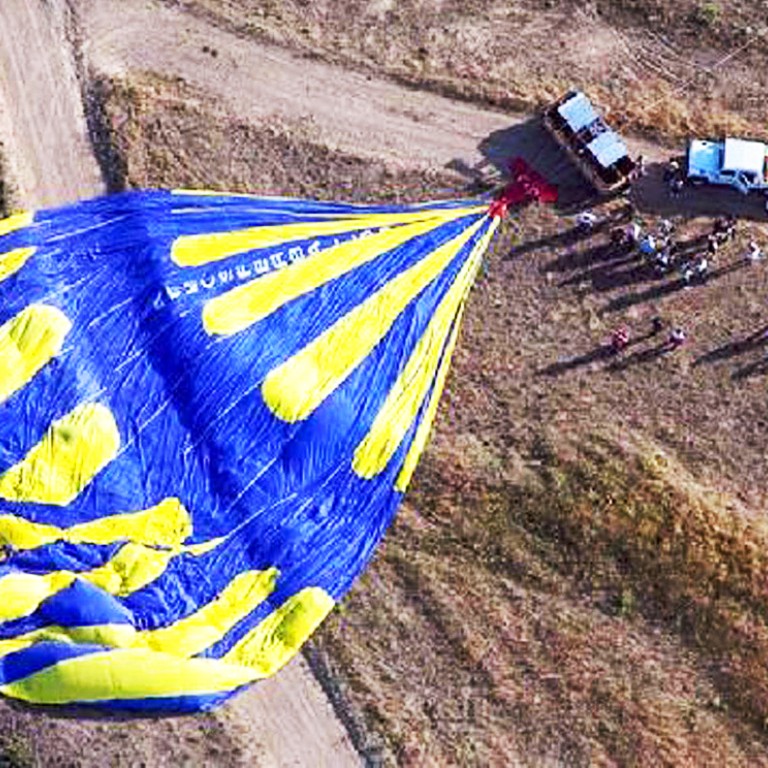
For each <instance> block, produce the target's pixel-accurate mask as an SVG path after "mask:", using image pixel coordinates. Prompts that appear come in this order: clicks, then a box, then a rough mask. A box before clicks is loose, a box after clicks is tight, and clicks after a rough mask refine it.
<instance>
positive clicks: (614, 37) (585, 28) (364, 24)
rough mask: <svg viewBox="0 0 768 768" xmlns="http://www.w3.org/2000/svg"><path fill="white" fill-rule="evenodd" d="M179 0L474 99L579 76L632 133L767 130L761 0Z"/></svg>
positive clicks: (548, 91) (766, 47) (550, 88)
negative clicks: (505, 0)
mask: <svg viewBox="0 0 768 768" xmlns="http://www.w3.org/2000/svg"><path fill="white" fill-rule="evenodd" d="M185 7H187V8H189V9H191V10H192V11H194V12H197V13H200V14H203V15H205V16H207V17H208V18H212V19H214V20H215V21H217V22H218V23H220V24H224V25H226V26H228V27H230V28H233V29H236V30H238V31H239V32H241V33H243V34H247V35H253V36H255V37H258V38H259V39H266V40H270V41H272V42H276V43H278V44H280V45H287V46H289V47H292V48H294V49H297V50H299V51H303V52H305V53H307V54H309V55H313V56H319V57H321V58H323V59H326V60H330V61H337V62H339V63H342V64H345V65H348V66H353V67H355V68H369V69H372V70H375V71H376V72H378V73H387V74H388V75H390V76H391V77H394V78H396V79H398V80H401V81H403V82H407V83H411V84H414V85H417V86H419V87H422V88H424V87H428V88H435V89H438V90H441V91H444V92H447V93H451V94H454V95H457V96H461V97H463V98H468V99H472V100H479V101H484V102H490V103H494V104H498V105H501V106H505V107H513V108H516V109H520V108H530V107H535V106H539V105H541V104H542V103H543V102H544V101H547V100H549V99H550V98H552V97H553V96H554V95H555V94H559V93H560V92H562V91H563V90H564V89H566V88H569V87H572V86H573V85H576V86H580V87H583V88H586V89H587V90H588V91H589V92H590V94H592V95H593V96H594V97H595V98H597V99H598V100H599V101H600V102H601V103H602V104H603V106H604V107H606V108H607V109H609V110H610V111H611V112H612V113H613V117H614V119H617V120H619V121H622V122H624V123H625V125H626V127H628V128H631V129H633V130H636V131H643V132H647V133H652V134H656V135H659V134H662V135H665V136H674V137H679V136H682V135H685V134H687V133H689V132H697V133H698V132H702V133H709V134H717V133H719V132H721V131H726V130H731V131H737V132H747V133H752V134H756V135H765V134H766V117H768V108H766V100H765V96H764V94H765V91H766V86H767V85H768V68H766V66H765V65H766V59H767V58H768V54H767V53H766V51H768V44H767V42H768V35H766V34H764V28H765V27H766V25H767V24H768V18H766V14H765V10H764V8H762V6H761V4H760V3H757V2H749V3H746V2H737V0H721V1H720V2H715V1H714V0H712V1H706V0H679V1H676V2H673V0H600V1H599V2H592V3H583V2H577V0H565V1H564V2H554V1H553V0H518V1H517V2H514V3H499V2H495V1H494V0H472V1H471V2H465V0H441V2H424V1H423V0H346V1H345V2H336V0H333V1H332V0H317V2H312V3H307V2H306V1H305V0H280V2H277V1H276V0H243V1H242V2H241V1H240V0H238V1H237V2H235V0H187V2H185ZM731 54H736V55H735V56H733V57H731V58H729V59H728V60H727V62H725V63H723V64H718V62H720V61H721V60H722V59H723V58H724V57H726V56H730V55H731Z"/></svg>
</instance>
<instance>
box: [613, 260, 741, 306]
mask: <svg viewBox="0 0 768 768" xmlns="http://www.w3.org/2000/svg"><path fill="white" fill-rule="evenodd" d="M745 266H747V264H746V262H744V261H734V262H732V263H731V264H726V265H724V266H722V267H719V268H718V269H713V270H712V271H711V272H710V273H709V274H708V275H707V276H706V277H705V278H704V279H703V280H697V281H696V283H694V284H691V286H690V287H694V286H700V285H704V284H706V283H711V282H713V281H714V280H719V279H720V278H721V277H724V276H725V275H727V274H730V273H731V272H736V271H737V270H739V269H743V268H744V267H745ZM687 285H688V283H686V282H685V280H683V279H682V278H677V279H676V280H673V281H671V282H668V283H664V284H663V285H659V286H655V287H653V288H649V289H647V290H645V291H639V292H637V293H629V294H625V295H624V296H617V297H616V298H615V299H612V300H611V301H609V302H608V303H607V304H606V305H605V306H604V307H603V309H602V311H603V312H620V311H621V310H624V309H629V307H634V306H636V305H637V304H643V303H644V302H646V301H656V300H658V299H661V298H663V297H664V296H669V295H671V294H673V293H676V292H677V291H679V290H681V289H683V288H685V287H686V286H687Z"/></svg>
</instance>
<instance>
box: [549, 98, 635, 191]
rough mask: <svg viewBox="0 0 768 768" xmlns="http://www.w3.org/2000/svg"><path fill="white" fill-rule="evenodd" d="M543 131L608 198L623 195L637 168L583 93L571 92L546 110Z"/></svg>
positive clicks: (614, 133) (623, 146)
mask: <svg viewBox="0 0 768 768" xmlns="http://www.w3.org/2000/svg"><path fill="white" fill-rule="evenodd" d="M542 120H543V123H544V127H545V128H546V130H547V131H548V133H549V134H550V135H551V136H552V138H553V139H554V140H555V141H556V142H557V143H558V145H559V146H560V147H561V148H562V149H563V150H564V151H565V153H566V154H567V155H568V157H569V158H570V159H571V160H572V161H573V163H574V164H575V165H576V166H577V168H578V169H579V170H580V171H581V173H582V174H583V175H584V177H585V178H586V179H587V180H588V181H589V182H590V184H592V186H594V187H595V189H596V190H597V191H598V192H599V193H601V194H605V195H610V194H615V193H617V192H621V191H622V190H623V189H625V188H626V187H627V186H629V183H630V181H631V178H632V174H633V171H634V170H635V167H636V164H635V162H634V161H633V160H632V159H631V158H630V157H629V152H628V151H627V147H626V145H625V144H624V142H623V141H622V139H621V137H620V136H619V135H618V134H617V133H616V132H615V131H614V130H613V129H611V128H610V126H609V125H608V124H607V123H606V121H605V120H604V119H603V117H602V116H601V115H600V114H599V113H598V112H597V110H596V109H595V107H594V106H593V105H592V102H590V100H589V99H588V98H587V96H586V95H585V94H584V93H582V92H581V91H569V92H568V93H566V94H565V95H564V96H563V97H562V98H560V99H558V100H557V101H556V102H555V103H554V104H551V105H550V106H549V107H547V108H546V109H545V110H544V113H543V115H542Z"/></svg>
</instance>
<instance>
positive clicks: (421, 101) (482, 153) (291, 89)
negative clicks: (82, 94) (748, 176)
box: [80, 0, 766, 220]
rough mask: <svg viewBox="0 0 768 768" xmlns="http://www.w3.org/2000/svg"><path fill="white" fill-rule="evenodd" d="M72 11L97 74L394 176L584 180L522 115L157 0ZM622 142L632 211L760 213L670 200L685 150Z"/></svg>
mask: <svg viewBox="0 0 768 768" xmlns="http://www.w3.org/2000/svg"><path fill="white" fill-rule="evenodd" d="M80 8H81V23H82V27H83V35H84V40H85V43H84V54H85V59H86V61H87V64H88V66H89V67H91V68H92V69H93V70H95V71H97V72H100V73H104V74H108V75H125V74H127V73H129V72H137V71H149V72H160V73H163V74H164V75H166V76H176V77H181V78H183V79H184V80H185V81H186V82H188V83H190V84H191V85H193V86H195V87H198V88H200V89H202V90H204V91H206V92H208V93H209V94H211V95H212V96H214V97H215V98H216V99H217V100H218V102H219V103H220V104H221V106H222V108H223V109H224V110H226V111H227V112H230V113H231V114H233V115H236V116H237V117H238V118H239V119H240V120H244V121H246V122H251V123H253V124H257V125H258V124H261V123H263V122H264V121H265V120H267V119H269V118H273V117H275V116H277V117H280V118H282V119H285V120H287V121H292V122H304V123H306V124H308V125H309V126H310V132H311V134H313V137H314V140H315V141H316V142H317V143H318V144H321V145H324V146H327V147H329V148H331V149H338V150H341V151H343V152H346V153H348V154H351V155H354V156H356V157H361V158H369V159H375V160H377V161H379V162H382V161H383V162H384V163H386V164H388V165H389V166H390V167H392V168H393V169H400V170H402V169H419V168H430V169H436V168H445V167H452V168H454V169H457V170H459V171H462V170H463V171H464V172H465V174H467V175H468V174H470V173H471V171H472V169H475V168H477V167H483V166H484V167H486V168H487V167H489V166H490V167H493V166H495V167H496V168H497V169H503V168H504V166H505V164H506V162H507V161H508V159H509V158H511V157H513V156H515V155H522V156H524V157H526V158H527V159H529V160H531V161H532V162H533V163H534V165H535V166H536V167H537V168H538V169H539V170H540V171H542V172H543V173H545V175H546V176H547V177H548V178H549V179H550V180H552V181H553V182H554V183H556V184H557V185H558V186H559V187H560V191H561V198H562V199H564V200H566V201H573V200H575V199H576V198H578V197H579V196H581V195H583V192H584V184H583V181H582V180H581V178H580V177H579V176H578V175H577V174H576V172H575V171H574V169H573V167H572V165H571V164H570V163H569V162H568V160H567V159H566V158H565V156H564V155H563V154H562V153H561V152H560V151H558V150H557V148H556V147H555V145H554V144H553V143H552V142H551V141H550V140H549V139H548V137H547V136H546V134H544V132H543V130H542V129H541V127H540V126H539V124H538V121H535V120H531V118H530V115H526V114H510V113H509V112H505V113H502V112H499V111H494V110H491V109H483V108H481V107H478V106H477V105H472V104H467V103H464V102H459V101H455V100H451V99H448V98H445V97H442V96H439V95H437V94H434V93H430V92H428V91H418V90H414V89H409V88H405V87H403V86H401V85H398V84H397V83H393V82H390V81H388V80H385V79H381V78H377V77H374V76H372V75H367V74H364V73H360V72H353V71H350V70H346V69H343V68H341V67H338V66H332V65H329V64H325V63H322V62H319V61H314V60H310V59H307V58H302V57H299V56H296V55H294V54H292V53H290V52H289V51H286V50H283V49H280V48H275V47H270V46H266V45H259V44H256V43H255V42H254V41H253V40H247V39H243V38H241V37H238V36H237V35H235V34H233V33H231V32H229V31H227V30H224V29H221V28H218V27H216V26H214V25H212V24H211V23H210V22H208V21H206V20H203V19H201V18H198V17H195V16H192V15H190V14H187V13H184V12H182V11H181V10H179V9H177V8H173V7H170V6H169V5H167V4H164V3H161V2H159V1H158V0H136V1H135V2H131V3H125V2H121V0H83V2H82V4H81V5H80ZM147 18H152V19H153V23H152V24H147ZM627 143H628V145H629V148H630V151H631V153H633V154H642V155H644V157H645V159H646V162H647V165H648V166H649V168H650V170H651V172H650V173H649V174H648V176H647V177H646V178H645V179H644V180H643V182H642V184H640V185H638V189H637V195H636V202H637V203H638V205H639V207H640V209H641V210H646V211H648V212H652V213H663V214H665V215H671V214H674V213H685V214H690V215H707V214H720V213H723V212H732V213H735V214H737V215H740V216H742V217H746V218H752V219H762V220H764V219H765V218H766V215H765V210H764V208H763V205H764V203H763V201H762V199H759V198H750V199H745V198H743V197H742V196H740V195H738V194H736V193H734V192H732V191H730V190H726V191H721V190H713V189H706V190H686V191H685V192H684V194H683V195H682V196H681V197H679V198H676V199H674V200H672V199H670V197H669V195H668V194H667V191H666V189H665V187H664V185H663V184H662V183H661V168H660V164H661V163H662V162H663V161H665V160H666V159H667V158H668V157H669V154H670V152H680V151H682V147H663V146H660V145H658V144H654V143H650V142H648V141H644V140H642V139H638V138H635V137H628V138H627Z"/></svg>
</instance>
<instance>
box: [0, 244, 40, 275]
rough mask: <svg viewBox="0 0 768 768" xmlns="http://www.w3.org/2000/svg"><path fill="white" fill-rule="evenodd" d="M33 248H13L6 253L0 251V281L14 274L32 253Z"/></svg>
mask: <svg viewBox="0 0 768 768" xmlns="http://www.w3.org/2000/svg"><path fill="white" fill-rule="evenodd" d="M35 250H36V249H35V248H14V249H13V250H12V251H8V252H7V253H0V283H2V282H3V280H5V279H6V278H8V277H10V276H11V275H14V274H16V272H18V271H19V270H20V269H21V268H22V267H23V266H24V265H25V264H26V263H27V262H28V261H29V259H30V257H31V256H32V255H33V254H34V252H35Z"/></svg>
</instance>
